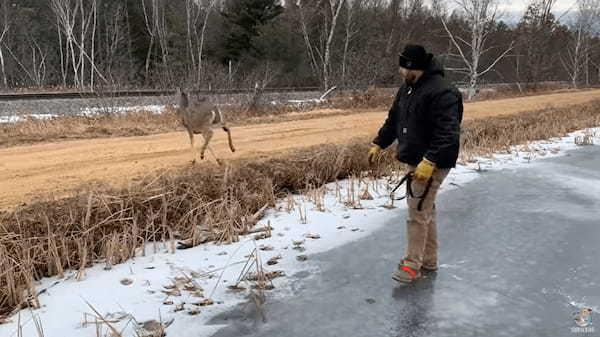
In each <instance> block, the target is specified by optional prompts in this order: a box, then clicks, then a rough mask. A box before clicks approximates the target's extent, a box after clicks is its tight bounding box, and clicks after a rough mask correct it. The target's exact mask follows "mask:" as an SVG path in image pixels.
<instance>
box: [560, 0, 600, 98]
mask: <svg viewBox="0 0 600 337" xmlns="http://www.w3.org/2000/svg"><path fill="white" fill-rule="evenodd" d="M598 20H600V0H577V13H576V15H575V19H574V22H573V23H572V24H571V31H572V32H573V38H572V40H571V41H570V42H569V44H568V46H567V48H566V55H561V57H560V60H561V63H562V65H563V67H564V69H565V71H567V73H568V74H569V77H570V79H571V85H572V86H573V87H574V88H577V85H578V82H579V81H580V76H581V72H582V71H585V72H586V84H589V73H588V70H589V53H590V52H591V50H590V39H591V36H592V33H593V32H594V30H595V29H597V25H598Z"/></svg>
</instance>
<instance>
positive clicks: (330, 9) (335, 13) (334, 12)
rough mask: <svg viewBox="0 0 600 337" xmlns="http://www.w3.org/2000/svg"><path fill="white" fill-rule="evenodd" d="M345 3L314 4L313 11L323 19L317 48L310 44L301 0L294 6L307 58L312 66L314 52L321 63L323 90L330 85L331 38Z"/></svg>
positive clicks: (342, 0)
mask: <svg viewBox="0 0 600 337" xmlns="http://www.w3.org/2000/svg"><path fill="white" fill-rule="evenodd" d="M345 2H346V0H327V1H325V2H323V0H320V1H318V2H317V3H316V6H315V7H313V9H314V10H316V11H317V12H318V13H320V14H321V17H322V19H323V25H322V30H321V32H320V34H321V43H320V45H319V46H318V47H317V48H315V47H313V46H312V43H311V42H310V36H309V31H308V28H307V22H306V16H305V14H304V12H303V9H304V6H303V3H302V0H297V3H296V5H297V6H298V7H299V8H300V15H301V22H302V23H301V24H302V30H303V35H304V40H305V42H306V47H307V50H308V53H309V56H310V57H311V59H312V62H313V64H315V63H316V58H315V52H316V54H317V55H318V56H319V59H320V61H321V62H320V68H321V69H320V75H321V81H322V84H323V88H324V90H327V89H329V87H330V84H331V75H332V69H331V45H332V42H333V37H334V35H335V30H336V27H337V23H338V18H339V16H340V13H341V11H342V8H343V7H344V4H345ZM321 5H322V6H321ZM321 9H322V10H321Z"/></svg>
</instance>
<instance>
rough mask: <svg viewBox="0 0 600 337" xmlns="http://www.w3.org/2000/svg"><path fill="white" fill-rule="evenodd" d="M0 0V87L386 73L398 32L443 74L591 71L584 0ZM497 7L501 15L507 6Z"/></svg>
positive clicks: (578, 76) (391, 70)
mask: <svg viewBox="0 0 600 337" xmlns="http://www.w3.org/2000/svg"><path fill="white" fill-rule="evenodd" d="M498 5H499V2H498V1H497V0H460V1H443V0H435V1H432V2H427V5H426V2H425V1H423V0H294V1H285V2H282V1H278V0H178V1H166V0H43V1H35V0H23V1H18V2H16V1H14V0H0V88H3V89H4V90H12V89H15V88H49V87H58V88H78V89H90V88H94V89H96V90H98V89H102V88H110V89H117V88H132V87H135V88H173V87H175V86H186V87H191V88H198V89H227V88H255V87H256V86H258V87H262V88H264V87H304V86H319V87H321V88H323V89H327V88H330V87H332V86H340V87H345V88H364V87H368V86H373V85H376V86H387V85H394V84H395V83H397V79H398V77H397V75H396V65H397V53H398V51H399V50H400V49H401V48H402V46H403V45H404V44H406V43H408V42H417V43H421V44H423V45H425V46H426V47H427V48H428V49H429V50H431V51H432V52H434V53H436V54H440V57H441V59H442V61H443V62H444V64H445V66H446V67H447V69H448V70H449V71H448V76H450V77H451V78H452V80H454V81H456V82H459V83H462V84H463V85H464V86H465V87H467V88H468V89H469V91H468V93H469V96H472V95H474V94H475V93H476V88H477V87H478V86H479V85H480V84H481V83H494V82H511V83H512V82H516V83H518V84H519V85H520V86H524V85H527V84H531V83H537V82H541V81H568V82H570V83H571V85H572V86H573V87H578V86H589V85H593V84H597V83H600V38H599V35H598V34H599V32H600V9H599V1H598V0H577V1H576V5H575V6H574V7H573V8H572V9H571V11H570V12H568V13H566V14H563V15H561V16H560V17H557V15H556V13H555V11H554V10H553V6H554V0H532V1H530V3H529V5H528V7H527V8H526V10H525V11H524V12H523V13H518V14H515V13H502V11H501V10H500V9H499V7H498ZM509 14H510V15H509Z"/></svg>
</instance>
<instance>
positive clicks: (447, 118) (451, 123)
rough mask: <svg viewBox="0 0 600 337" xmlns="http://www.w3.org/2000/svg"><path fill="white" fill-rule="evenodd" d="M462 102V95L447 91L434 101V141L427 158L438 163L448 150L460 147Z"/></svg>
mask: <svg viewBox="0 0 600 337" xmlns="http://www.w3.org/2000/svg"><path fill="white" fill-rule="evenodd" d="M461 114H462V102H461V96H460V93H459V92H457V91H455V90H446V91H444V92H443V93H441V94H440V95H438V97H437V98H435V99H434V101H433V103H432V106H431V121H432V122H433V132H432V139H431V142H430V143H429V148H428V149H427V152H426V153H425V158H426V159H427V160H429V161H431V162H433V163H437V162H438V161H439V158H440V157H441V156H443V153H444V152H446V151H447V150H448V149H450V148H452V147H455V146H459V143H460V122H461V121H460V120H461V119H462V118H461V117H462V116H461Z"/></svg>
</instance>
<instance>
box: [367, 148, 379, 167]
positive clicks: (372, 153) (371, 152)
mask: <svg viewBox="0 0 600 337" xmlns="http://www.w3.org/2000/svg"><path fill="white" fill-rule="evenodd" d="M379 152H381V147H380V146H379V145H377V144H373V145H371V148H370V149H369V154H368V157H369V165H373V162H374V161H375V156H376V155H377V154H378V153H379Z"/></svg>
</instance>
